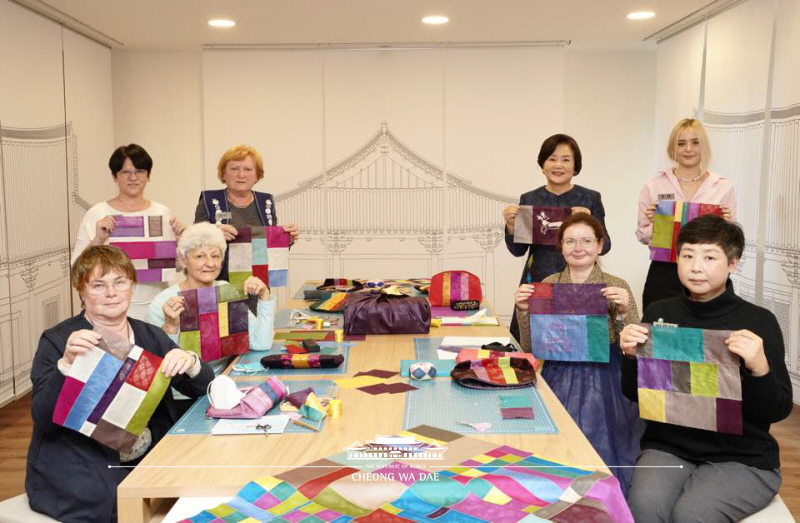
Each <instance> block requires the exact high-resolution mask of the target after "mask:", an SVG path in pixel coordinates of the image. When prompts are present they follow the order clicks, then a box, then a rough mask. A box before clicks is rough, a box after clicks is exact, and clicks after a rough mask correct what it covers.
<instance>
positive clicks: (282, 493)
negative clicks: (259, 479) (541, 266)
mask: <svg viewBox="0 0 800 523" xmlns="http://www.w3.org/2000/svg"><path fill="white" fill-rule="evenodd" d="M295 492H297V490H296V489H295V488H294V487H293V486H291V485H289V484H288V483H285V482H281V483H280V484H279V485H276V486H275V488H274V489H272V490H270V491H269V493H270V494H272V495H273V496H275V497H276V498H278V499H279V500H281V501H286V500H287V499H289V497H291V496H292V494H294V493H295Z"/></svg>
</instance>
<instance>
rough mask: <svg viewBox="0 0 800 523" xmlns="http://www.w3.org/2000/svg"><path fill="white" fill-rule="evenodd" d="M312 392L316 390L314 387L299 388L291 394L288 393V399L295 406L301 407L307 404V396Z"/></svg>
mask: <svg viewBox="0 0 800 523" xmlns="http://www.w3.org/2000/svg"><path fill="white" fill-rule="evenodd" d="M312 392H314V389H312V388H311V387H308V388H307V389H303V390H298V391H297V392H293V393H291V394H288V395H287V396H286V401H288V402H289V403H291V404H292V405H293V406H295V407H297V408H298V409H299V408H300V407H302V406H303V405H304V404H305V402H306V398H307V397H308V395H309V394H311V393H312Z"/></svg>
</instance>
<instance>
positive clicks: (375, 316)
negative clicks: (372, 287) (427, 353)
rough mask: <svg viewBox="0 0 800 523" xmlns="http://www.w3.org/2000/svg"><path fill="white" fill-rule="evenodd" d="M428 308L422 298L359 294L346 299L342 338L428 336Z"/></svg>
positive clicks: (429, 321)
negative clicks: (355, 335) (350, 335)
mask: <svg viewBox="0 0 800 523" xmlns="http://www.w3.org/2000/svg"><path fill="white" fill-rule="evenodd" d="M430 328H431V306H430V304H429V303H428V300H427V299H426V298H424V297H422V296H406V295H399V296H398V295H393V294H386V293H383V292H381V293H369V294H368V293H358V294H350V295H348V296H347V301H346V305H345V309H344V332H345V334H427V333H428V331H430Z"/></svg>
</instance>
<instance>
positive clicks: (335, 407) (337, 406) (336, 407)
mask: <svg viewBox="0 0 800 523" xmlns="http://www.w3.org/2000/svg"><path fill="white" fill-rule="evenodd" d="M328 416H330V417H331V419H337V418H341V417H342V400H330V401H329V402H328Z"/></svg>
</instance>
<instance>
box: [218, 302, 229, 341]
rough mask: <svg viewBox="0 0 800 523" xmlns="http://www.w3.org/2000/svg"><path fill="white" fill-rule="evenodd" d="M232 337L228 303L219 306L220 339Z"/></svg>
mask: <svg viewBox="0 0 800 523" xmlns="http://www.w3.org/2000/svg"><path fill="white" fill-rule="evenodd" d="M227 336H230V333H229V332H228V302H226V301H225V302H222V303H220V304H219V337H220V338H225V337H227Z"/></svg>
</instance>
